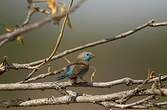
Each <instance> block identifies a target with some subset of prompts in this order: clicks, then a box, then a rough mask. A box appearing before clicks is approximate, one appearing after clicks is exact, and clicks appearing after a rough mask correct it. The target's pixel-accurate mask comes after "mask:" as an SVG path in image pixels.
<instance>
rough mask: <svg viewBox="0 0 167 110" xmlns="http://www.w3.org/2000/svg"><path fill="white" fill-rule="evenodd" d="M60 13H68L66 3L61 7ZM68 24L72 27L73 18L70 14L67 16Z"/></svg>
mask: <svg viewBox="0 0 167 110" xmlns="http://www.w3.org/2000/svg"><path fill="white" fill-rule="evenodd" d="M59 9H60V13H61V14H63V13H67V11H68V10H67V6H66V5H65V4H62V5H61V6H60V7H59ZM66 24H67V26H68V27H69V28H70V29H72V24H71V20H70V17H69V15H68V16H67V22H66Z"/></svg>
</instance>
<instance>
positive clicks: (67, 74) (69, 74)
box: [56, 52, 95, 82]
mask: <svg viewBox="0 0 167 110" xmlns="http://www.w3.org/2000/svg"><path fill="white" fill-rule="evenodd" d="M94 57H95V55H94V54H93V53H91V52H82V53H80V54H79V55H78V56H77V60H76V62H74V63H71V64H69V65H67V66H66V67H65V71H64V74H63V75H61V76H58V77H57V78H56V81H59V80H62V79H66V78H68V79H70V80H72V81H74V82H76V81H77V79H78V78H80V79H81V80H83V81H85V80H84V79H83V76H84V75H85V74H86V73H87V72H88V70H89V62H90V60H92V59H93V58H94Z"/></svg>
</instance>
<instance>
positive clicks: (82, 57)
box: [77, 52, 95, 61]
mask: <svg viewBox="0 0 167 110" xmlns="http://www.w3.org/2000/svg"><path fill="white" fill-rule="evenodd" d="M93 57H95V55H93V54H92V53H91V52H82V53H80V54H79V55H78V57H77V58H78V59H80V60H84V61H90V60H91V59H92V58H93Z"/></svg>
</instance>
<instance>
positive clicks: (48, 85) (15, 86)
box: [0, 70, 167, 93]
mask: <svg viewBox="0 0 167 110" xmlns="http://www.w3.org/2000/svg"><path fill="white" fill-rule="evenodd" d="M60 71H63V70H59V72H60ZM57 73H58V72H57ZM48 74H51V73H48ZM52 74H56V72H55V73H52ZM41 77H42V74H41ZM43 77H45V76H43ZM165 77H167V75H165ZM157 78H158V77H157ZM157 78H155V79H152V80H150V81H148V82H147V83H153V82H154V81H155V80H157ZM29 80H32V79H29ZM144 81H145V80H134V79H130V78H123V79H119V80H115V81H109V82H79V83H71V82H42V83H23V84H19V83H10V84H0V91H3V90H6V91H9V90H43V89H56V88H55V87H57V86H59V87H62V88H66V87H95V88H110V87H112V86H115V85H120V84H126V85H127V84H129V82H131V84H142V83H143V82H144ZM131 92H132V91H131ZM129 93H130V92H129Z"/></svg>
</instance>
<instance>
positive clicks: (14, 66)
mask: <svg viewBox="0 0 167 110" xmlns="http://www.w3.org/2000/svg"><path fill="white" fill-rule="evenodd" d="M153 24H156V23H154V20H150V21H148V22H147V23H145V24H143V25H141V26H138V27H137V28H135V29H133V30H129V31H127V32H125V33H121V34H119V35H116V36H114V37H113V36H112V37H108V38H106V39H102V40H99V41H95V42H92V43H88V44H85V45H81V46H78V47H75V48H72V49H68V50H65V51H63V52H61V53H59V54H57V55H55V56H53V57H52V58H51V60H50V61H53V60H56V59H59V58H62V57H64V56H66V55H68V54H71V53H74V52H76V51H79V50H83V49H86V48H90V47H94V46H98V45H101V44H104V43H108V42H111V41H115V40H118V39H122V38H125V37H128V36H129V35H132V34H134V33H136V32H138V31H140V30H142V29H144V28H146V27H150V26H151V27H152V25H153ZM158 24H161V23H158ZM159 26H162V25H159ZM165 26H166V25H165ZM44 61H45V59H42V60H38V61H34V62H31V63H26V64H18V63H12V64H11V65H10V66H9V67H8V69H29V68H32V66H35V65H39V64H40V63H42V62H44Z"/></svg>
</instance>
